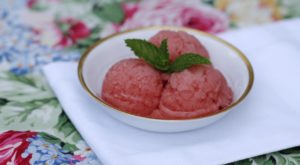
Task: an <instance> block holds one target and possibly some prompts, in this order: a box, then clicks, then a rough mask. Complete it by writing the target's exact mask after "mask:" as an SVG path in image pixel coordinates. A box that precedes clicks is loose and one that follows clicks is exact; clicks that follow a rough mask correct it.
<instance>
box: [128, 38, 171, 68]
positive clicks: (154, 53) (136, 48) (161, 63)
mask: <svg viewBox="0 0 300 165" xmlns="http://www.w3.org/2000/svg"><path fill="white" fill-rule="evenodd" d="M125 43H126V45H127V46H128V47H130V48H131V50H132V51H133V52H134V54H135V55H136V56H138V57H139V58H142V59H144V60H145V61H146V62H147V63H149V64H151V65H152V66H153V67H154V68H156V69H158V70H161V71H167V70H168V69H169V65H170V63H169V58H168V57H169V55H168V54H167V55H166V54H165V52H163V51H162V50H164V51H165V47H166V46H167V43H163V44H162V46H161V49H160V48H158V47H156V46H155V45H154V44H152V43H150V42H148V41H146V40H142V39H126V40H125Z"/></svg>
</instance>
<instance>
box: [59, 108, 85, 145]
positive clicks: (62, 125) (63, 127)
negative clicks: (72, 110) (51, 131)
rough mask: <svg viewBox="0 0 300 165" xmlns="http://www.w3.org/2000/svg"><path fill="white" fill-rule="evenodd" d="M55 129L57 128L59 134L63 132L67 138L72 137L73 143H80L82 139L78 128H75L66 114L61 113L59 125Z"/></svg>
mask: <svg viewBox="0 0 300 165" xmlns="http://www.w3.org/2000/svg"><path fill="white" fill-rule="evenodd" d="M54 128H56V129H57V130H58V131H59V132H62V133H63V134H64V136H65V137H71V138H72V140H73V141H78V140H80V139H81V137H80V135H79V133H78V132H77V130H76V128H75V127H74V126H73V124H72V123H71V121H70V120H69V119H68V117H67V116H66V115H65V113H61V114H60V115H59V119H58V123H57V124H56V125H55V126H54Z"/></svg>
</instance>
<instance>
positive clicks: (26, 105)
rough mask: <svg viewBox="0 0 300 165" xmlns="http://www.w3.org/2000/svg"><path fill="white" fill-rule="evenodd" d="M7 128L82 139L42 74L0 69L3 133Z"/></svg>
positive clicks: (0, 104) (77, 139)
mask: <svg viewBox="0 0 300 165" xmlns="http://www.w3.org/2000/svg"><path fill="white" fill-rule="evenodd" d="M6 130H17V131H24V130H32V131H44V132H47V133H49V134H52V135H54V136H56V137H59V138H61V139H64V141H66V142H69V143H72V144H76V143H77V142H78V141H79V140H80V139H81V137H80V135H79V133H78V132H77V131H76V129H75V128H74V126H73V125H72V123H71V122H70V121H69V120H68V118H67V116H66V115H65V114H64V112H63V111H62V108H61V106H60V104H59V102H58V100H57V99H56V97H55V95H54V94H53V93H52V92H51V89H50V88H49V86H48V85H47V83H46V81H45V80H44V78H43V77H42V76H41V75H39V74H36V75H33V74H31V75H27V76H15V75H14V74H11V73H7V72H0V132H1V131H6ZM67 147H70V146H67Z"/></svg>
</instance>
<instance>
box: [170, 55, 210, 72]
mask: <svg viewBox="0 0 300 165" xmlns="http://www.w3.org/2000/svg"><path fill="white" fill-rule="evenodd" d="M198 64H211V62H210V61H209V59H208V58H205V57H203V56H199V55H198V54H194V53H186V54H183V55H181V56H179V57H178V58H176V59H175V61H174V62H173V63H172V64H171V65H170V67H169V69H168V72H171V73H172V72H180V71H183V70H184V69H186V68H189V67H191V66H193V65H198Z"/></svg>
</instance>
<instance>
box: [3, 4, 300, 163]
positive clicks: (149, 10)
mask: <svg viewBox="0 0 300 165" xmlns="http://www.w3.org/2000/svg"><path fill="white" fill-rule="evenodd" d="M299 8H300V1H299V0H243V1H241V0H202V1H201V0H186V1H181V0H151V1H150V0H148V1H146V0H145V1H133V0H127V1H118V0H1V1H0V164H1V165H2V164H22V165H26V164H49V165H50V164H101V160H99V159H97V157H96V156H95V154H94V153H93V151H92V150H91V149H90V148H89V146H88V145H87V144H86V143H85V142H84V140H83V139H82V138H81V137H80V134H79V133H78V132H77V131H76V129H75V128H74V126H73V125H72V123H71V122H70V121H69V119H68V117H67V116H66V115H65V114H64V112H63V109H62V108H61V106H60V104H59V102H58V101H57V99H56V97H55V96H54V95H53V93H52V92H51V89H50V88H49V87H48V85H47V82H46V81H45V80H44V78H43V75H42V73H41V72H40V68H41V67H42V66H43V65H45V64H47V63H50V62H55V61H77V60H78V59H79V57H80V55H81V53H82V52H83V51H84V50H86V48H87V47H89V46H90V45H91V44H92V43H94V42H95V41H96V40H99V39H100V38H102V37H104V36H107V35H109V34H112V33H115V32H119V31H123V30H128V29H132V28H137V27H142V26H150V25H170V26H184V27H190V28H195V29H199V30H203V31H206V32H209V33H213V34H216V33H220V32H224V31H226V30H230V29H235V28H244V27H249V26H257V25H260V24H265V23H270V22H273V21H278V20H281V19H288V18H292V17H297V16H300V10H298V9H299ZM257 136H258V137H259V135H257ZM233 164H253V165H254V164H255V165H256V164H258V165H269V164H270V165H271V164H292V165H293V164H300V147H295V148H292V149H287V150H284V151H279V152H275V153H269V154H266V155H262V156H258V157H254V158H249V159H246V160H242V161H239V162H234V163H233Z"/></svg>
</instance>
